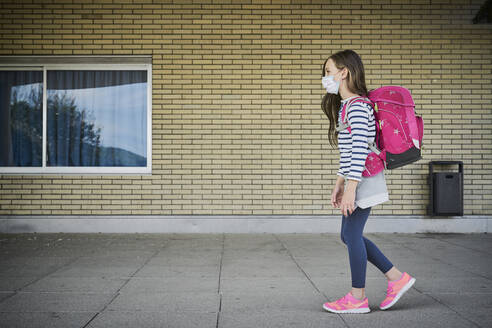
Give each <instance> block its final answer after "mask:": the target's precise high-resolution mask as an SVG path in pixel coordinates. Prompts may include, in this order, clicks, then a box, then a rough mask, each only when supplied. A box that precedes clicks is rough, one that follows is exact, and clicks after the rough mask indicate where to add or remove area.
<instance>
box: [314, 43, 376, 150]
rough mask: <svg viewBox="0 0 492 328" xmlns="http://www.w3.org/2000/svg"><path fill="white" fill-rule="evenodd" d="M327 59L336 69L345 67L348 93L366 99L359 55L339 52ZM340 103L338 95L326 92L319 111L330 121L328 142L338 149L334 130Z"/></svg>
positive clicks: (352, 52) (350, 51) (336, 135)
mask: <svg viewBox="0 0 492 328" xmlns="http://www.w3.org/2000/svg"><path fill="white" fill-rule="evenodd" d="M328 59H331V60H332V61H333V63H334V64H335V66H336V67H337V68H338V69H343V68H344V67H347V69H348V74H347V87H348V89H349V90H350V92H352V93H355V94H358V95H360V96H365V97H367V88H366V78H365V74H364V65H363V64H362V60H361V59H360V57H359V55H358V54H357V53H356V52H355V51H353V50H343V51H339V52H337V53H335V54H333V55H331V56H330V57H328ZM328 59H326V60H325V62H324V64H323V67H322V69H323V73H322V75H321V76H325V72H326V67H325V66H326V63H327V62H328ZM341 101H342V97H340V93H338V94H332V93H328V92H327V93H326V94H325V96H324V97H323V100H322V101H321V109H322V110H323V112H324V113H325V114H326V116H327V117H328V119H329V120H330V128H329V129H328V141H329V143H330V144H331V145H332V146H334V147H338V131H337V130H336V129H335V128H336V124H337V122H338V111H339V110H340V105H341Z"/></svg>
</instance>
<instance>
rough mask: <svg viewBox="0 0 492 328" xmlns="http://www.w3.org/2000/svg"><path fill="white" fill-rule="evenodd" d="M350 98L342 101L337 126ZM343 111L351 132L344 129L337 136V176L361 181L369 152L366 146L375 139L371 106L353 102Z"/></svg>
mask: <svg viewBox="0 0 492 328" xmlns="http://www.w3.org/2000/svg"><path fill="white" fill-rule="evenodd" d="M354 97H355V96H354ZM352 98H353V97H350V98H347V99H345V100H342V104H341V106H340V110H339V112H338V124H341V120H342V118H341V117H342V108H343V105H344V104H345V103H346V102H347V101H349V100H350V99H352ZM345 110H346V115H348V121H349V122H350V127H351V132H349V131H348V129H345V130H343V131H340V132H339V134H338V148H339V150H340V167H339V169H338V172H337V175H338V176H341V177H344V178H345V179H352V180H357V181H361V179H362V171H364V169H365V167H364V164H365V162H366V158H367V155H368V154H369V152H370V150H369V148H368V145H369V143H371V142H373V141H374V139H375V137H376V125H375V118H374V113H373V112H372V107H371V105H369V104H366V103H361V102H355V103H353V104H352V105H351V106H350V108H347V109H345Z"/></svg>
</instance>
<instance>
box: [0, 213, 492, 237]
mask: <svg viewBox="0 0 492 328" xmlns="http://www.w3.org/2000/svg"><path fill="white" fill-rule="evenodd" d="M340 226H341V216H339V215H336V216H333V215H331V216H309V215H299V216H255V215H252V216H249V215H245V216H208V215H207V216H202V215H194V216H0V232H3V233H24V232H49V233H55V232H67V233H97V232H101V233H340ZM364 232H387V233H394V232H396V233H428V232H430V233H483V232H492V216H457V217H455V216H447V217H446V216H445V217H433V216H383V215H381V216H378V215H371V216H370V217H369V219H368V221H367V223H366V226H365V228H364Z"/></svg>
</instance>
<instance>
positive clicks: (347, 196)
mask: <svg viewBox="0 0 492 328" xmlns="http://www.w3.org/2000/svg"><path fill="white" fill-rule="evenodd" d="M354 203H355V189H353V188H347V190H346V191H345V193H344V195H343V198H342V202H341V211H342V214H343V215H345V216H349V215H350V214H352V212H353V211H354V210H355V204H354Z"/></svg>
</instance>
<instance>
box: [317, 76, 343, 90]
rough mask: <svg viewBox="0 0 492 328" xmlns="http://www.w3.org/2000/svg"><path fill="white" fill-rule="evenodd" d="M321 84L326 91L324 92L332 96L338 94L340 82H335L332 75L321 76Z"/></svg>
mask: <svg viewBox="0 0 492 328" xmlns="http://www.w3.org/2000/svg"><path fill="white" fill-rule="evenodd" d="M321 83H322V84H323V87H324V88H325V89H326V92H328V93H333V94H337V93H338V89H339V88H340V81H335V79H334V76H333V75H328V76H323V78H322V79H321Z"/></svg>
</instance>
